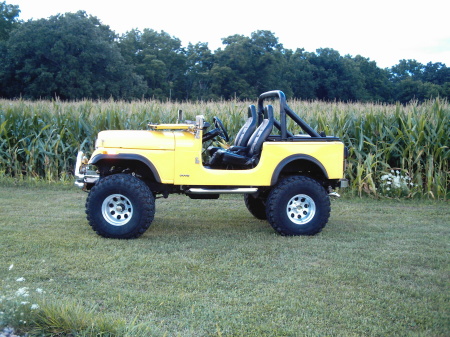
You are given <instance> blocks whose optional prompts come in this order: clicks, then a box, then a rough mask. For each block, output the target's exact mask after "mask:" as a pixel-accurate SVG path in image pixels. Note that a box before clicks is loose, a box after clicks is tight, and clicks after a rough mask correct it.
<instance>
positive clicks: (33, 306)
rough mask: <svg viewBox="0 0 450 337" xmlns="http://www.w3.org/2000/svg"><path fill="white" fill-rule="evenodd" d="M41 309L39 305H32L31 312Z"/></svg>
mask: <svg viewBox="0 0 450 337" xmlns="http://www.w3.org/2000/svg"><path fill="white" fill-rule="evenodd" d="M36 309H39V305H38V304H32V305H31V310H36Z"/></svg>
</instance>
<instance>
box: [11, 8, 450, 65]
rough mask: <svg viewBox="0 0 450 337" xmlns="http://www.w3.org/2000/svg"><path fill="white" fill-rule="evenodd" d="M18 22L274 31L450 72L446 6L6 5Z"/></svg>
mask: <svg viewBox="0 0 450 337" xmlns="http://www.w3.org/2000/svg"><path fill="white" fill-rule="evenodd" d="M6 3H7V4H12V5H18V6H19V8H20V10H21V13H20V16H19V19H21V20H24V21H27V20H29V19H40V18H48V17H50V16H52V15H56V14H58V13H59V14H63V13H66V12H76V11H78V10H84V11H85V12H86V13H87V14H90V15H93V16H96V17H97V18H99V19H100V21H101V22H102V23H103V24H105V25H108V26H110V28H111V29H112V30H113V31H115V32H116V33H117V34H119V35H121V34H123V33H126V32H127V31H130V30H131V29H134V28H137V29H139V30H141V31H142V30H143V29H144V28H150V29H153V30H156V31H158V32H159V31H161V30H163V31H165V32H167V33H168V34H170V35H171V36H173V37H176V38H178V39H180V40H181V42H182V44H183V45H184V46H187V45H188V43H189V42H191V43H193V44H195V43H197V42H207V43H208V46H209V48H210V49H211V50H213V51H214V50H216V49H218V48H221V47H223V45H222V38H225V37H228V36H230V35H234V34H239V35H244V36H250V35H251V33H252V32H255V31H257V30H269V31H271V32H272V33H274V35H275V36H276V37H277V38H278V41H279V42H280V43H281V44H283V46H284V47H285V48H287V49H292V50H294V51H295V50H296V49H297V48H304V49H305V50H306V51H308V52H315V51H316V49H318V48H333V49H335V50H337V51H338V52H339V53H340V54H341V55H342V56H344V55H351V56H353V57H354V56H356V55H361V56H363V57H366V58H369V59H370V60H371V61H375V62H376V63H377V65H378V67H380V68H388V67H392V66H394V65H396V64H398V62H399V60H402V59H415V60H417V61H419V62H421V63H423V64H427V63H428V62H433V63H435V62H442V63H445V64H446V65H447V66H450V23H449V19H448V13H450V1H448V0H421V1H418V0H306V1H305V0H285V1H277V0H270V1H267V0H225V1H217V0H165V1H162V0H158V1H155V0H125V1H116V0H6Z"/></svg>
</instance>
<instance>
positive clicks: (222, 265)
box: [0, 185, 450, 336]
mask: <svg viewBox="0 0 450 337" xmlns="http://www.w3.org/2000/svg"><path fill="white" fill-rule="evenodd" d="M85 199H86V193H84V192H81V191H79V190H77V189H76V188H68V187H65V186H58V185H49V186H36V187H13V186H2V187H0V205H1V217H0V249H1V254H0V282H1V286H2V287H1V292H2V293H1V294H0V297H1V295H4V296H5V297H7V294H11V293H14V292H15V291H16V290H17V289H18V288H20V287H27V288H28V289H29V292H30V298H31V297H32V296H37V294H35V289H37V288H40V289H43V290H44V291H45V294H43V295H39V296H38V297H39V298H38V299H39V300H40V301H41V302H40V303H44V304H40V305H41V308H43V306H44V307H45V305H46V304H45V303H50V304H51V303H53V304H54V303H61V305H65V304H67V303H76V304H77V307H79V306H82V307H84V308H86V310H87V311H89V310H91V311H93V312H94V313H95V315H97V316H104V317H106V318H107V319H111V321H113V320H115V319H125V320H126V321H127V322H128V324H129V325H138V324H139V323H140V322H145V325H146V326H147V328H148V330H147V333H146V334H147V335H148V336H449V335H450V293H449V289H450V287H449V286H450V281H449V276H450V273H449V272H450V268H449V257H450V250H449V247H450V240H449V238H450V235H449V234H450V207H449V203H448V202H432V201H424V200H406V201H396V200H381V201H380V200H372V199H340V200H333V201H332V215H331V218H330V221H329V223H328V225H327V227H325V229H324V230H323V232H322V233H320V234H319V235H316V236H314V237H282V236H279V235H277V234H276V233H275V232H274V231H273V230H272V228H271V227H270V226H269V224H268V223H267V222H265V221H260V220H257V219H255V218H253V217H252V216H251V215H250V213H249V212H248V211H247V209H246V208H245V205H244V202H243V198H242V196H226V197H221V198H220V199H219V200H190V199H189V198H187V197H185V196H170V197H169V198H168V199H159V200H157V204H156V217H155V220H154V222H153V224H152V225H151V226H150V229H149V230H148V231H147V232H146V233H145V234H144V235H143V236H142V237H141V238H139V239H137V240H112V239H104V238H101V237H99V236H97V235H96V234H95V233H94V232H93V231H92V230H91V228H90V227H89V226H88V224H87V221H86V218H85V214H84V202H85ZM12 265H13V266H12ZM20 278H24V280H23V281H21V282H20V281H17V279H19V280H20ZM5 294H6V295H5ZM31 295H32V296H31ZM42 297H43V299H42ZM29 301H30V303H32V299H30V300H29ZM42 301H44V302H42ZM0 305H3V306H5V301H3V304H2V303H0ZM2 310H5V308H4V307H3V309H2ZM68 315H69V316H70V313H69V314H68ZM0 322H1V319H0Z"/></svg>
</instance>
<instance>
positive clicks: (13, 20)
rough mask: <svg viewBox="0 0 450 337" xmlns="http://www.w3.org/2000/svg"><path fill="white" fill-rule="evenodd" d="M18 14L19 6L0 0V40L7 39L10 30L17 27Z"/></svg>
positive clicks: (18, 22) (18, 21)
mask: <svg viewBox="0 0 450 337" xmlns="http://www.w3.org/2000/svg"><path fill="white" fill-rule="evenodd" d="M19 14H20V9H19V6H17V5H8V4H7V3H6V2H5V1H3V2H0V41H5V40H7V39H8V37H9V34H10V33H11V31H12V30H13V29H14V28H17V27H18V25H19V24H20V20H19Z"/></svg>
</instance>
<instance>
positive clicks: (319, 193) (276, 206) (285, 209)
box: [266, 176, 331, 236]
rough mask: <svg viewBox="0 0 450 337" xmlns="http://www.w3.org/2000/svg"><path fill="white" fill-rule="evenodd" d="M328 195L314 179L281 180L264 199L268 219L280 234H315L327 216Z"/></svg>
mask: <svg viewBox="0 0 450 337" xmlns="http://www.w3.org/2000/svg"><path fill="white" fill-rule="evenodd" d="M330 210H331V207H330V197H329V196H328V194H327V192H326V191H325V188H324V187H323V186H322V185H321V184H320V183H319V182H318V181H316V180H314V179H312V178H309V177H305V176H293V177H288V178H285V179H283V180H281V181H280V182H279V183H278V184H277V185H276V186H275V187H274V188H273V189H272V191H271V192H270V194H269V197H268V198H267V202H266V213H267V220H268V221H269V223H270V225H271V226H272V227H273V228H274V229H275V230H276V231H277V232H278V233H280V234H281V235H290V236H292V235H314V234H317V233H319V232H320V231H321V230H322V229H323V228H324V227H325V225H326V224H327V222H328V218H329V217H330Z"/></svg>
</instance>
